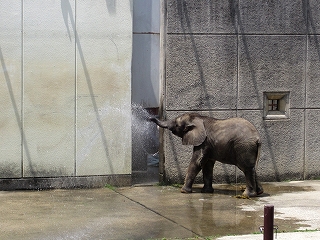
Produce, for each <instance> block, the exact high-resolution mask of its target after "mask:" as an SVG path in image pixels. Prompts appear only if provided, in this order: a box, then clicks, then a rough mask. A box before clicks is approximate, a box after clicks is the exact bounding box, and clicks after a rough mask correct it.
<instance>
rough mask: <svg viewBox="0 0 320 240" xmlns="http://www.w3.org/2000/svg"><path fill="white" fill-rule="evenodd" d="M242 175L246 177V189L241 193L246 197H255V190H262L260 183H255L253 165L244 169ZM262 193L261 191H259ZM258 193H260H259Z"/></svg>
mask: <svg viewBox="0 0 320 240" xmlns="http://www.w3.org/2000/svg"><path fill="white" fill-rule="evenodd" d="M244 175H245V177H246V189H245V190H244V192H243V194H242V195H244V196H246V197H256V196H257V195H258V192H257V190H258V189H259V192H260V190H262V187H261V185H259V187H258V185H257V181H256V179H257V174H256V170H255V168H254V167H252V168H249V169H246V170H245V171H244ZM262 191H263V190H262ZM261 193H262V192H261ZM261 193H260V194H261Z"/></svg>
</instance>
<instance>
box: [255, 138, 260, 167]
mask: <svg viewBox="0 0 320 240" xmlns="http://www.w3.org/2000/svg"><path fill="white" fill-rule="evenodd" d="M256 144H257V149H258V151H257V158H256V167H255V168H256V169H257V167H258V162H259V159H260V153H261V141H260V140H258V141H257V142H256Z"/></svg>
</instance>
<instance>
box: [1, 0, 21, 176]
mask: <svg viewBox="0 0 320 240" xmlns="http://www.w3.org/2000/svg"><path fill="white" fill-rule="evenodd" d="M0 19H1V24H0V32H1V34H0V62H1V64H0V176H1V177H4V178H9V177H20V176H21V1H10V0H4V1H0Z"/></svg>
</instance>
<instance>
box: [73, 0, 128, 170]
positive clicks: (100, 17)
mask: <svg viewBox="0 0 320 240" xmlns="http://www.w3.org/2000/svg"><path fill="white" fill-rule="evenodd" d="M76 12H77V23H76V25H77V34H78V35H77V47H76V53H77V158H76V159H77V162H76V165H77V174H78V175H101V174H129V173H131V130H130V129H131V83H130V82H131V77H130V72H131V49H132V47H131V45H132V37H131V35H132V20H131V18H132V17H131V14H132V13H131V5H130V1H122V0H121V1H120V0H119V1H113V2H112V4H111V3H110V1H102V0H101V1H84V0H82V1H77V10H76Z"/></svg>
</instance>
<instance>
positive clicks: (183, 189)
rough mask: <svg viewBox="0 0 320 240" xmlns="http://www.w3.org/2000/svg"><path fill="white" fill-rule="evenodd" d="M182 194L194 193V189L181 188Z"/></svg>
mask: <svg viewBox="0 0 320 240" xmlns="http://www.w3.org/2000/svg"><path fill="white" fill-rule="evenodd" d="M180 192H182V193H192V188H187V187H185V186H183V187H182V188H181V190H180Z"/></svg>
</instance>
